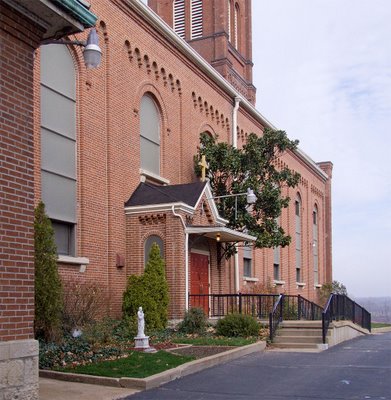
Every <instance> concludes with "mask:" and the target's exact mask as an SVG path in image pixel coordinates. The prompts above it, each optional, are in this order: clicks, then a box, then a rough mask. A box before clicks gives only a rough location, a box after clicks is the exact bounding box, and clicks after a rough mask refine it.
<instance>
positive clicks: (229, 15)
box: [228, 0, 232, 41]
mask: <svg viewBox="0 0 391 400" xmlns="http://www.w3.org/2000/svg"><path fill="white" fill-rule="evenodd" d="M231 7H232V0H228V40H229V41H231V40H232V35H231Z"/></svg>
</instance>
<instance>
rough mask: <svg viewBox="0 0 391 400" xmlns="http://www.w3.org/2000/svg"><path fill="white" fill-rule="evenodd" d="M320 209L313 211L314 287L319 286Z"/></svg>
mask: <svg viewBox="0 0 391 400" xmlns="http://www.w3.org/2000/svg"><path fill="white" fill-rule="evenodd" d="M318 232H319V229H318V207H317V206H316V204H315V206H314V210H313V211H312V251H313V255H314V285H319V254H318Z"/></svg>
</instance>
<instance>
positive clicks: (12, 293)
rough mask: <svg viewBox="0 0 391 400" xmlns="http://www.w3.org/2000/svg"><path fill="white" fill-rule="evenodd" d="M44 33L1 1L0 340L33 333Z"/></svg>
mask: <svg viewBox="0 0 391 400" xmlns="http://www.w3.org/2000/svg"><path fill="white" fill-rule="evenodd" d="M41 34H42V32H40V31H39V30H38V29H37V28H36V27H34V26H31V25H30V24H29V23H27V22H26V21H25V19H24V18H22V17H20V16H19V15H17V14H16V13H15V12H13V11H11V10H10V9H8V8H7V6H5V5H3V4H2V5H0V340H1V341H4V340H15V339H30V338H33V320H34V264H33V252H34V237H33V220H34V179H33V167H34V165H33V74H32V71H33V57H34V49H35V48H36V47H37V46H38V43H39V39H40V36H41Z"/></svg>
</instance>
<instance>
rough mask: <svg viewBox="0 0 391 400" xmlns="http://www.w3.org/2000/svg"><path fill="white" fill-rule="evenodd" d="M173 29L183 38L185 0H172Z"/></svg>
mask: <svg viewBox="0 0 391 400" xmlns="http://www.w3.org/2000/svg"><path fill="white" fill-rule="evenodd" d="M174 31H175V33H176V34H177V35H179V36H180V37H181V38H182V39H185V0H175V1H174Z"/></svg>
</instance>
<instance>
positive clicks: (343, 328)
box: [327, 321, 369, 346]
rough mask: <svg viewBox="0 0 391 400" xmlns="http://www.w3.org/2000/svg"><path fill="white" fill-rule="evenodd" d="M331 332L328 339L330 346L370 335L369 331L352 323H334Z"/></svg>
mask: <svg viewBox="0 0 391 400" xmlns="http://www.w3.org/2000/svg"><path fill="white" fill-rule="evenodd" d="M329 331H330V333H331V334H330V336H329V337H328V339H327V343H328V345H329V346H335V345H337V344H339V343H342V342H345V341H346V340H350V339H354V338H356V337H358V336H362V335H366V334H368V333H369V331H368V330H367V329H364V328H361V327H360V326H358V325H355V324H353V323H352V322H350V321H338V322H333V324H332V325H330V328H329Z"/></svg>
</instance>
